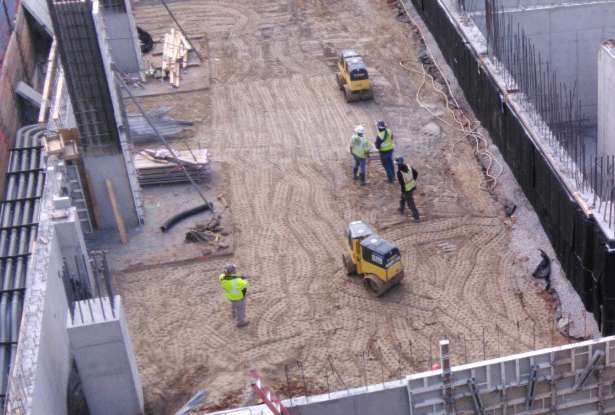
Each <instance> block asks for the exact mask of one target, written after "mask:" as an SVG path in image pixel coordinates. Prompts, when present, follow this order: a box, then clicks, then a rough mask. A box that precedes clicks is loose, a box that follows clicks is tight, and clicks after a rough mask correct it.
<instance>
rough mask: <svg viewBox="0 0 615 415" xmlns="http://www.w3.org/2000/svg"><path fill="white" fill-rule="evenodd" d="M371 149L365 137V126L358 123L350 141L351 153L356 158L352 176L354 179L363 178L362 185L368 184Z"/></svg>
mask: <svg viewBox="0 0 615 415" xmlns="http://www.w3.org/2000/svg"><path fill="white" fill-rule="evenodd" d="M370 150H371V146H370V144H369V141H368V140H367V138H366V137H365V127H363V126H362V125H358V126H357V127H356V128H355V129H354V134H353V135H352V140H351V141H350V153H351V154H352V157H353V158H354V168H353V170H352V177H353V179H354V180H357V179H361V185H363V186H365V185H366V184H367V178H366V174H367V172H366V170H367V157H368V156H369V152H370ZM357 173H358V175H357Z"/></svg>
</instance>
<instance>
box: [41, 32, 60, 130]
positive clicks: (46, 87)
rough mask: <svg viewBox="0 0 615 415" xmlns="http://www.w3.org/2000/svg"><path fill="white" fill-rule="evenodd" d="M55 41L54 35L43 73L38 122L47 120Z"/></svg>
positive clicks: (53, 75) (54, 64) (53, 67)
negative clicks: (45, 71) (41, 100)
mask: <svg viewBox="0 0 615 415" xmlns="http://www.w3.org/2000/svg"><path fill="white" fill-rule="evenodd" d="M57 46H58V44H57V42H56V39H55V37H54V38H53V42H52V43H51V50H50V51H49V59H48V60H47V73H46V74H45V84H44V85H43V102H42V103H41V109H40V110H39V112H38V122H39V123H41V124H44V123H45V121H47V110H48V109H49V93H50V92H51V83H52V82H53V80H54V78H55V76H56V71H55V69H56V51H57Z"/></svg>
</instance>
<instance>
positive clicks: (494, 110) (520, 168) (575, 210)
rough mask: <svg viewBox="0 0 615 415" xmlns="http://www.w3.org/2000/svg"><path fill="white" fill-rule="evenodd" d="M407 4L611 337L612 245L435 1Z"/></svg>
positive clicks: (614, 321) (614, 313) (614, 301)
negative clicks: (422, 23)
mask: <svg viewBox="0 0 615 415" xmlns="http://www.w3.org/2000/svg"><path fill="white" fill-rule="evenodd" d="M405 1H407V2H410V1H411V2H412V3H413V4H414V6H415V7H416V9H417V10H418V12H419V14H421V16H422V17H423V19H424V21H425V23H426V24H427V26H428V27H429V29H430V31H431V32H432V34H433V36H434V38H435V39H436V42H437V43H438V46H439V47H440V49H441V51H442V53H443V55H444V57H445V59H446V61H447V63H448V64H449V66H450V67H451V68H452V70H453V71H454V72H455V75H456V76H457V80H458V82H459V85H460V86H461V87H462V89H463V91H464V92H465V96H466V98H467V99H468V102H469V103H470V105H471V106H472V109H473V111H474V113H475V114H476V117H477V118H478V119H479V120H480V122H481V123H482V125H483V126H484V127H485V128H486V129H487V130H488V131H489V134H490V135H491V137H492V139H493V141H494V143H495V144H496V145H497V146H498V148H499V149H500V152H501V153H502V156H503V157H504V159H505V160H506V163H507V164H508V165H509V166H510V168H511V170H512V172H513V174H514V175H515V178H516V179H517V181H518V183H519V185H520V186H521V188H522V189H523V191H524V193H525V195H526V197H527V198H528V200H529V201H530V203H531V204H532V206H533V207H534V210H535V211H536V213H537V215H538V217H539V218H540V222H541V224H542V226H543V228H544V230H545V232H546V234H547V236H548V237H549V240H550V241H551V243H552V245H553V249H554V250H555V252H556V254H557V257H558V259H559V261H560V263H561V265H562V268H563V270H564V272H565V273H566V276H567V278H568V279H569V280H570V282H571V284H572V285H573V286H574V288H575V290H576V291H577V292H578V293H579V295H580V297H581V299H582V300H583V303H584V304H585V308H586V309H587V311H590V312H593V314H594V316H595V318H596V321H597V322H598V325H599V327H600V330H601V332H602V334H603V335H609V334H613V333H615V246H611V243H609V242H608V240H607V237H606V236H605V234H604V233H603V231H602V230H601V229H600V226H598V224H597V223H596V221H595V219H594V218H593V217H590V218H588V217H586V216H585V214H584V213H583V211H582V209H581V208H580V207H579V206H578V204H577V202H576V201H575V200H574V199H573V198H572V197H571V195H570V194H569V193H568V190H567V188H566V186H564V184H563V183H562V182H561V181H560V179H559V175H558V173H557V172H556V171H555V170H554V169H553V168H552V167H551V165H550V164H549V163H548V162H547V161H546V159H545V156H544V154H543V153H542V151H541V149H540V148H537V147H536V145H535V144H534V142H533V141H532V140H531V138H530V137H529V136H528V132H527V131H526V130H525V129H524V127H523V125H522V124H521V122H520V121H519V119H518V118H517V116H516V115H515V114H514V112H513V111H512V109H511V108H510V107H509V106H508V104H506V103H503V102H502V99H501V92H500V90H499V88H498V86H497V84H496V83H495V81H494V80H493V79H492V78H491V76H490V75H489V74H488V73H487V72H485V71H483V70H482V69H481V64H480V59H479V58H478V57H476V56H474V55H473V52H472V50H471V48H470V47H469V46H468V44H467V43H466V42H465V39H464V38H463V36H462V35H461V34H460V33H459V32H458V31H457V28H456V27H455V26H454V24H453V22H452V21H451V20H450V19H449V17H448V15H447V14H446V11H445V10H444V9H443V6H442V5H441V3H440V2H439V1H431V0H430V1H426V0H405Z"/></svg>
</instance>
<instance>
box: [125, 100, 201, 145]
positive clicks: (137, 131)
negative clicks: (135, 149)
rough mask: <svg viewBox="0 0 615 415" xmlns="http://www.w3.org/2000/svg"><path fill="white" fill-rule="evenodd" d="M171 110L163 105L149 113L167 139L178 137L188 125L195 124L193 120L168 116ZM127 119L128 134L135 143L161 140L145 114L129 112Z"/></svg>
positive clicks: (151, 119)
mask: <svg viewBox="0 0 615 415" xmlns="http://www.w3.org/2000/svg"><path fill="white" fill-rule="evenodd" d="M169 111H170V108H169V107H163V108H159V109H157V110H155V111H150V112H148V113H147V116H148V117H149V118H150V121H151V122H152V123H153V124H154V125H155V127H156V129H157V130H158V132H159V133H160V134H161V135H162V136H163V137H164V138H167V139H168V138H174V137H177V136H178V135H179V134H180V133H181V132H182V131H183V130H184V129H185V128H186V127H189V126H192V125H193V123H192V122H191V121H182V120H175V119H173V118H171V117H168V116H167V115H166V114H167V113H168V112H169ZM126 121H127V122H126V123H127V124H128V136H129V137H130V139H131V140H132V142H133V143H135V144H142V143H151V142H156V143H158V142H159V141H160V139H159V138H158V136H157V135H156V132H155V131H154V129H153V128H152V127H151V125H150V124H149V123H148V122H147V120H146V119H145V117H144V116H142V115H140V114H128V115H127V117H126Z"/></svg>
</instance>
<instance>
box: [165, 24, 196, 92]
mask: <svg viewBox="0 0 615 415" xmlns="http://www.w3.org/2000/svg"><path fill="white" fill-rule="evenodd" d="M191 49H192V47H190V44H189V43H188V41H187V40H186V38H185V37H184V36H183V35H182V34H181V32H179V31H176V30H175V29H171V32H170V33H165V35H164V42H163V46H162V73H163V74H164V77H165V78H168V79H169V83H170V84H171V85H172V86H174V87H175V88H179V78H180V73H181V70H182V69H185V68H186V66H188V52H189V51H190V50H191Z"/></svg>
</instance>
